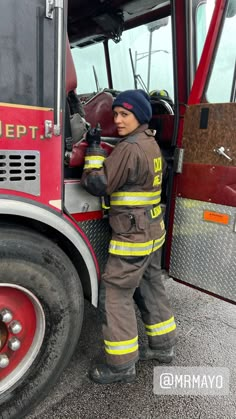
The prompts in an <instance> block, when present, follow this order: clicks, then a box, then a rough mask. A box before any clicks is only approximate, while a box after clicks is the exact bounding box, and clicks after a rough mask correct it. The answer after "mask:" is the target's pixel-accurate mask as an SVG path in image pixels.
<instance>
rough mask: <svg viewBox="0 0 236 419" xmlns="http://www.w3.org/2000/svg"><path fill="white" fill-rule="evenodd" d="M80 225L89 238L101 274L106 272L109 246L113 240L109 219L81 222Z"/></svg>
mask: <svg viewBox="0 0 236 419" xmlns="http://www.w3.org/2000/svg"><path fill="white" fill-rule="evenodd" d="M78 225H79V226H80V228H81V229H82V230H83V231H84V233H85V234H86V236H87V237H88V239H89V241H90V243H91V245H92V247H93V250H94V252H95V254H96V257H97V260H98V264H99V267H100V270H101V273H103V272H104V269H105V265H106V262H107V258H108V245H109V241H110V238H111V234H110V228H109V224H108V218H104V219H102V220H91V221H83V222H79V223H78Z"/></svg>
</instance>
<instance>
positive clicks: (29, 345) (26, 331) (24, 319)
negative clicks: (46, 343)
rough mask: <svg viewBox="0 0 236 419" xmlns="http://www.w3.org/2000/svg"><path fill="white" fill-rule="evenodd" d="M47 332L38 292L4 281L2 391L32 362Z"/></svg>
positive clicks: (0, 289)
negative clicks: (36, 293)
mask: <svg viewBox="0 0 236 419" xmlns="http://www.w3.org/2000/svg"><path fill="white" fill-rule="evenodd" d="M44 332H45V317H44V312H43V309H42V306H41V304H40V302H39V300H38V299H37V298H36V296H35V295H33V294H32V293H31V292H30V291H29V290H27V289H26V288H23V287H20V286H18V285H13V284H2V283H0V394H1V393H3V392H4V391H6V390H7V389H8V388H10V387H11V386H12V385H14V384H15V382H17V381H18V380H19V379H20V378H21V377H22V375H23V374H24V373H25V372H26V371H27V370H28V368H29V367H30V366H31V364H32V363H33V361H34V359H35V357H36V356H37V354H38V352H39V350H40V348H41V345H42V341H43V338H44Z"/></svg>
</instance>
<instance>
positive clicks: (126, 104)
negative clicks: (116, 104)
mask: <svg viewBox="0 0 236 419" xmlns="http://www.w3.org/2000/svg"><path fill="white" fill-rule="evenodd" d="M122 106H123V107H124V108H126V109H133V105H130V103H127V102H123V104H122Z"/></svg>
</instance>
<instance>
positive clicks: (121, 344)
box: [104, 336, 138, 355]
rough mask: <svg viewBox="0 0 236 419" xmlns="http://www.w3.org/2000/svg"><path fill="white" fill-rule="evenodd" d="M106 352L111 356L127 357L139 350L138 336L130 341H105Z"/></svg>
mask: <svg viewBox="0 0 236 419" xmlns="http://www.w3.org/2000/svg"><path fill="white" fill-rule="evenodd" d="M104 344H105V351H106V352H107V353H108V354H110V355H126V354H130V353H132V352H135V351H137V350H138V336H136V337H135V338H134V339H130V340H122V341H118V342H111V341H109V340H104Z"/></svg>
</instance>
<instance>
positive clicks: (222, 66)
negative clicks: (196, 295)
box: [169, 1, 236, 302]
mask: <svg viewBox="0 0 236 419" xmlns="http://www.w3.org/2000/svg"><path fill="white" fill-rule="evenodd" d="M215 3H216V9H215V10H214V13H213V17H212V21H211V24H210V27H209V31H208V35H207V38H206V42H205V45H204V48H203V53H202V56H201V60H200V63H199V66H198V70H197V73H196V77H195V80H194V83H193V86H192V90H191V93H190V97H189V103H188V106H187V110H186V112H185V116H184V129H183V137H182V145H181V147H180V150H179V153H178V154H179V155H180V156H183V160H182V161H181V160H179V161H178V163H179V168H178V172H179V173H177V174H176V176H175V197H174V202H173V207H174V216H173V231H172V242H171V250H170V267H169V273H170V275H171V276H172V277H174V278H176V279H178V280H180V281H183V282H185V283H188V284H191V285H192V286H194V287H197V288H199V289H202V290H205V291H208V292H210V293H212V294H214V295H217V296H221V297H223V298H224V299H226V300H229V301H231V302H236V103H235V76H236V67H235V66H236V64H235V63H236V61H235V60H236V54H235V51H236V48H235V39H236V14H235V13H236V10H234V9H235V2H232V1H229V2H226V1H218V2H215ZM203 6H204V5H203Z"/></svg>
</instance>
